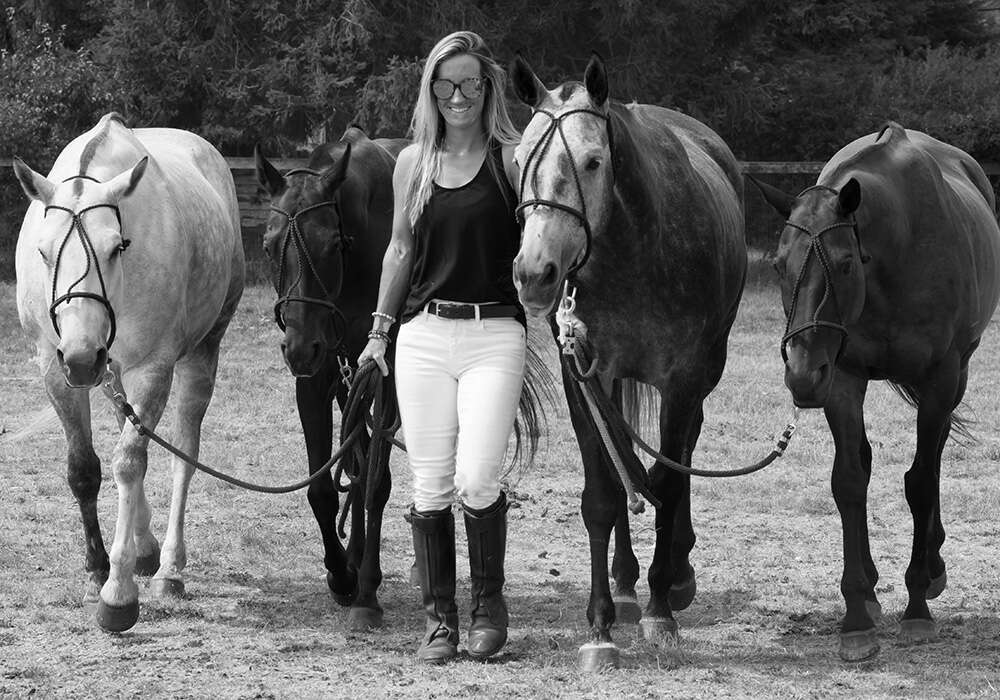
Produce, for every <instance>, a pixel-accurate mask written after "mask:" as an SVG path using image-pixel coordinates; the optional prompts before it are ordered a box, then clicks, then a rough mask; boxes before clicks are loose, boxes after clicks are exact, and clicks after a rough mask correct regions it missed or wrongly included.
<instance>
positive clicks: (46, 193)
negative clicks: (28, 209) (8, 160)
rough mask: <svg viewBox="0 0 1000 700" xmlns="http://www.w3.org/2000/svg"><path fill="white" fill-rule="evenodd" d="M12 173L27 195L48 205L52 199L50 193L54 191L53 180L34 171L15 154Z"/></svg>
mask: <svg viewBox="0 0 1000 700" xmlns="http://www.w3.org/2000/svg"><path fill="white" fill-rule="evenodd" d="M14 175H15V176H16V177H17V181H18V182H19V183H21V189H23V190H24V193H25V194H26V195H28V197H30V198H31V199H34V200H36V201H39V202H41V203H42V204H44V205H46V206H48V205H49V203H50V202H51V201H52V194H53V193H54V192H55V191H56V185H55V183H54V182H52V181H51V180H49V179H48V178H47V177H45V176H44V175H42V174H40V173H36V172H35V171H34V170H32V169H31V168H29V167H28V166H27V164H26V163H25V162H24V161H23V160H21V159H20V158H18V157H17V156H14Z"/></svg>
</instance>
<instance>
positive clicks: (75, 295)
mask: <svg viewBox="0 0 1000 700" xmlns="http://www.w3.org/2000/svg"><path fill="white" fill-rule="evenodd" d="M70 180H90V181H91V182H96V183H98V184H100V182H101V181H100V180H98V179H96V178H93V177H91V176H89V175H83V174H80V175H72V176H70V177H68V178H66V179H65V180H63V182H69V181H70ZM101 207H107V208H109V209H112V210H114V212H115V218H117V219H118V228H119V229H120V231H121V235H122V243H121V245H120V246H119V251H122V252H124V250H125V249H126V248H128V246H129V244H130V243H131V241H130V240H129V239H127V238H125V227H124V226H123V225H122V215H121V211H120V210H119V209H118V206H117V205H115V204H108V203H101V204H93V205H91V206H89V207H84V208H83V209H81V210H80V211H74V210H73V209H69V208H67V207H61V206H58V205H55V204H49V205H47V206H46V207H45V210H44V214H48V212H49V210H50V209H55V210H57V211H64V212H67V213H68V214H69V215H70V216H71V217H72V220H71V221H70V225H69V230H68V231H66V235H65V236H63V240H62V243H60V244H59V252H58V253H57V254H56V262H55V267H54V268H53V270H52V303H51V304H50V305H49V319H50V320H51V321H52V328H53V329H55V332H56V337H58V338H61V337H62V333H61V332H60V330H59V321H58V319H57V318H56V308H57V307H58V306H59V305H60V304H62V303H63V302H68V301H69V300H71V299H93V300H94V301H97V302H100V303H101V304H103V305H104V308H106V309H107V310H108V318H109V320H110V322H111V328H110V331H109V333H108V341H107V343H106V345H105V349H107V350H111V344H112V343H114V342H115V333H116V331H117V323H116V320H115V310H114V308H112V306H111V300H110V299H108V290H107V286H106V285H105V283H104V274H103V273H102V272H101V263H100V261H99V260H98V259H97V250H96V249H95V248H94V243H93V241H91V239H90V234H89V233H87V229H86V227H85V226H84V225H83V215H84V213H86V212H88V211H90V210H92V209H99V208H101ZM44 214H43V215H44ZM74 229H76V231H77V235H78V236H79V238H80V244H81V245H82V246H83V252H84V253H85V254H86V256H87V267H86V268H85V269H84V271H83V274H82V275H80V277H79V278H78V279H77V280H76V281H75V282H73V283H72V284H71V285H69V287H67V289H66V293H65V294H63V295H62V296H60V297H58V298H57V297H56V283H57V281H58V280H59V263H60V262H61V261H62V254H63V251H64V250H65V249H66V244H67V243H68V242H69V239H70V236H71V235H72V234H73V230H74ZM91 262H93V266H94V270H95V272H96V273H97V279H98V281H99V282H100V283H101V293H100V294H94V293H93V292H74V291H73V287H75V286H76V285H78V284H80V283H81V282H83V280H85V279H86V278H87V275H88V274H90V266H91Z"/></svg>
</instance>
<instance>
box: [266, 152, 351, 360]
mask: <svg viewBox="0 0 1000 700" xmlns="http://www.w3.org/2000/svg"><path fill="white" fill-rule="evenodd" d="M322 174H323V173H321V172H318V171H316V170H310V169H308V168H295V169H293V170H289V171H288V172H287V173H285V177H286V178H288V177H289V176H291V175H315V176H321V175H322ZM321 207H333V210H334V212H335V213H336V214H337V234H338V238H337V244H338V245H339V246H341V252H346V251H347V250H349V249H350V245H351V239H350V238H349V237H348V236H347V235H345V233H344V219H343V217H342V216H341V214H340V205H339V204H338V203H337V201H336V200H335V199H329V200H325V201H322V202H316V203H315V204H310V205H309V206H307V207H303V208H302V209H299V210H298V211H296V212H295V213H288V212H286V211H285V210H284V209H281V208H280V207H276V206H273V205H272V206H271V207H270V209H271V211H273V212H275V213H277V214H281V215H282V216H284V217H285V218H286V219H287V220H288V228H287V230H286V231H285V235H284V237H283V238H282V242H281V256H280V258H279V260H278V268H279V271H278V301H277V302H275V304H274V322H275V323H276V324H278V328H280V329H281V330H282V332H284V330H285V319H284V308H285V305H286V304H289V303H291V302H293V301H294V302H298V303H301V304H313V305H315V306H323V307H326V308H328V309H330V311H331V313H333V315H334V324H335V325H336V323H337V321H338V320H339V321H340V323H341V324H342V328H343V332H342V333H339V334H338V340H337V343H336V346H337V347H339V346H340V344H341V343H343V340H344V335H345V334H346V331H347V318H346V317H345V316H344V313H343V312H342V311H341V310H340V309H339V308H337V305H336V304H335V303H334V302H333V301H331V300H330V296H331V295H330V292H329V291H328V290H327V288H326V285H324V284H323V280H322V278H321V277H320V274H319V270H318V269H317V267H316V264H315V262H313V259H312V256H311V255H309V249H308V248H307V246H306V240H305V237H304V236H303V235H302V229H301V228H300V227H299V217H300V216H302V215H303V214H306V213H308V212H310V211H313V210H314V209H319V208H321ZM292 244H294V245H295V251H296V253H298V269H297V272H296V275H295V279H294V280H293V281H292V283H291V284H289V285H288V287H287V289H286V288H285V260H286V258H287V257H288V249H289V247H291V245H292ZM303 262H304V263H305V265H303ZM303 268H305V269H308V271H309V273H310V274H311V276H312V278H313V281H315V282H316V284H317V285H319V289H320V291H321V292H322V293H323V298H322V299H321V298H318V297H309V296H302V295H300V294H292V290H293V289H295V288H296V287H298V285H299V283H300V282H301V281H302V275H303ZM335 332H336V329H335Z"/></svg>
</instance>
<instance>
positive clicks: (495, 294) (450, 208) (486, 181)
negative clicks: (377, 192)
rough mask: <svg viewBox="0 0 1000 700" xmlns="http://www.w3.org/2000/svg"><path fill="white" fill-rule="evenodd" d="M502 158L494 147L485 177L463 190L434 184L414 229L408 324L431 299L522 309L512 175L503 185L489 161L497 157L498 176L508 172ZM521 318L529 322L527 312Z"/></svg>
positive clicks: (406, 313)
mask: <svg viewBox="0 0 1000 700" xmlns="http://www.w3.org/2000/svg"><path fill="white" fill-rule="evenodd" d="M501 153H502V152H501V147H500V146H499V145H497V146H493V147H491V148H490V149H489V151H488V152H487V155H486V158H485V159H483V164H482V166H481V167H480V168H479V172H478V173H476V176H475V177H474V178H472V180H471V181H470V182H468V183H466V184H464V185H462V186H461V187H442V186H441V185H439V184H437V183H436V182H435V183H434V191H433V193H432V194H431V197H430V199H429V200H428V202H427V204H426V205H425V206H424V209H423V211H422V212H421V213H420V216H419V217H418V218H417V222H416V225H415V226H414V227H413V237H414V256H413V269H412V272H411V275H410V293H409V296H408V297H407V298H406V304H405V306H404V308H403V313H402V315H401V320H402V321H403V322H405V321H408V320H410V319H411V318H413V317H414V316H416V315H417V314H418V313H419V312H420V311H421V310H422V309H423V307H424V306H425V305H426V304H427V302H429V301H430V300H431V299H444V300H447V301H459V302H465V303H486V302H497V303H500V304H514V305H517V306H518V307H520V304H519V302H518V300H517V291H516V290H515V289H514V280H513V278H512V263H513V261H514V256H516V255H517V251H518V248H519V247H520V244H521V243H520V241H521V228H520V226H519V225H518V223H517V219H516V217H515V216H514V207H515V206H516V204H517V196H516V195H515V194H514V190H513V188H512V187H511V186H510V183H509V182H508V181H507V178H506V176H502V177H501V179H502V184H500V183H498V182H497V180H496V178H494V177H493V171H492V169H491V168H490V166H489V163H488V162H487V161H488V160H489V159H491V158H492V159H493V162H494V163H495V164H496V167H497V171H498V172H500V173H501V174H502V173H504V169H503V158H502V155H501ZM500 187H503V188H504V189H505V190H506V192H504V191H501V189H500ZM504 194H506V195H507V198H506V199H505V198H504ZM519 318H520V320H521V322H522V323H524V313H523V312H522V313H521V314H520V316H519Z"/></svg>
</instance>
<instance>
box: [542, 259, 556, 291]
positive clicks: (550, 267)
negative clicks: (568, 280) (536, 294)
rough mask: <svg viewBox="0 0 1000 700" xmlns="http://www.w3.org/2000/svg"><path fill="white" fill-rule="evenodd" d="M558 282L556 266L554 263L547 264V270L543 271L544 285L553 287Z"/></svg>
mask: <svg viewBox="0 0 1000 700" xmlns="http://www.w3.org/2000/svg"><path fill="white" fill-rule="evenodd" d="M558 281H559V280H558V273H557V271H556V266H555V265H554V264H553V263H546V265H545V269H544V270H543V271H542V285H543V286H545V287H551V286H552V285H554V284H555V283H556V282H558Z"/></svg>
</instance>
